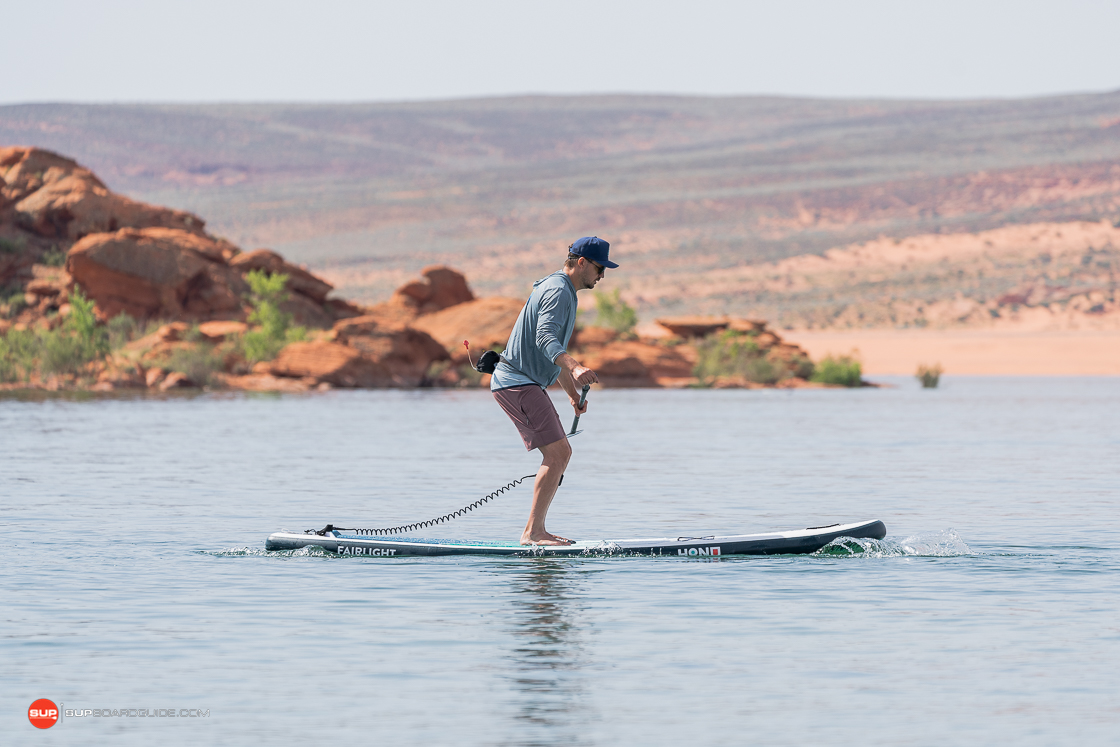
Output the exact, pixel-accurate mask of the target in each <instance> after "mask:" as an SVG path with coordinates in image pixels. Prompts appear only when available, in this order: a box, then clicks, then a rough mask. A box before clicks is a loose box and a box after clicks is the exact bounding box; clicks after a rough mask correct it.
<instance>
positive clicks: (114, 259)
mask: <svg viewBox="0 0 1120 747" xmlns="http://www.w3.org/2000/svg"><path fill="white" fill-rule="evenodd" d="M66 267H67V270H68V271H69V273H70V274H71V276H73V278H74V282H76V283H77V284H78V285H80V286H81V287H82V289H83V290H84V291H85V293H86V294H87V295H88V296H89V297H90V298H92V299H93V300H94V301H95V302H96V303H97V308H98V311H99V312H100V314H101V315H102V316H103V317H104V318H111V317H114V316H116V315H117V314H119V313H121V312H122V311H123V312H125V313H126V314H128V315H129V316H132V317H134V318H136V319H182V320H189V321H207V320H212V319H232V320H241V319H244V317H245V311H244V309H243V307H242V304H243V300H242V299H243V298H244V296H245V294H246V293H247V292H248V290H249V287H248V285H246V283H245V280H244V279H243V278H242V276H241V273H239V272H237V271H236V270H234V269H233V268H231V267H230V266H229V265H227V264H226V263H225V262H224V255H223V247H222V245H221V244H219V243H218V242H216V241H214V240H212V239H210V238H207V237H205V236H199V235H197V234H192V233H188V232H186V231H182V230H179V229H170V228H145V229H132V228H126V229H122V230H120V231H117V232H115V233H100V234H94V235H92V236H87V237H86V238H84V239H82V240H81V241H79V242H78V243H76V244H75V245H74V246H73V248H71V250H70V253H69V256H68V258H67V263H66Z"/></svg>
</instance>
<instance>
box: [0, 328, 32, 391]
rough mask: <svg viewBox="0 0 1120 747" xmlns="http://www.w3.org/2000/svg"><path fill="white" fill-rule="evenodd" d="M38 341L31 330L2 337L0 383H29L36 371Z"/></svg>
mask: <svg viewBox="0 0 1120 747" xmlns="http://www.w3.org/2000/svg"><path fill="white" fill-rule="evenodd" d="M38 349H39V345H38V339H37V338H36V336H35V333H34V332H32V331H31V330H19V329H12V330H8V333H7V334H5V335H0V382H3V383H10V382H16V381H28V380H29V379H30V378H31V374H32V373H33V372H34V371H35V369H36V359H37V358H38Z"/></svg>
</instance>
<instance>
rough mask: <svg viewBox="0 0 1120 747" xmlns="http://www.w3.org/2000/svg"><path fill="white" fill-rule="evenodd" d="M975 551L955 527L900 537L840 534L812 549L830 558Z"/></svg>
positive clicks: (946, 554)
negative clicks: (823, 544)
mask: <svg viewBox="0 0 1120 747" xmlns="http://www.w3.org/2000/svg"><path fill="white" fill-rule="evenodd" d="M975 554H976V553H974V552H973V551H972V548H971V547H969V546H968V544H967V543H966V542H965V541H964V540H963V539H961V536H960V535H959V534H957V533H956V531H954V530H952V529H943V530H941V531H940V532H933V533H930V534H914V535H911V536H909V537H906V538H904V539H899V540H892V539H882V540H875V539H855V538H853V537H838V538H837V539H834V540H833V541H832V542H829V543H828V544H827V545H825V546H824V547H822V548H821V549H820V550H817V551H816V552H815V553H813V555H815V556H822V557H831V558H845V557H860V558H897V557H917V558H955V557H960V556H962V555H975Z"/></svg>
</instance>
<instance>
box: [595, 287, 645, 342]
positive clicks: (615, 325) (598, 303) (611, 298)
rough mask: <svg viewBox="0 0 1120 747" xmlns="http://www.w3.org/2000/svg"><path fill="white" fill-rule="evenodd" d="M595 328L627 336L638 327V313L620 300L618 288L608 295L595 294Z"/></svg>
mask: <svg viewBox="0 0 1120 747" xmlns="http://www.w3.org/2000/svg"><path fill="white" fill-rule="evenodd" d="M595 310H596V312H597V314H596V317H595V326H596V327H606V328H607V329H613V330H614V331H615V332H618V333H619V334H620V335H625V334H629V333H631V332H633V331H634V327H636V326H638V312H636V311H635V310H634V307H633V306H631V305H630V304H628V303H626V302H625V301H623V300H622V295H621V293H620V292H619V290H618V288H615V289H614V290H613V291H612V292H610V293H596V294H595Z"/></svg>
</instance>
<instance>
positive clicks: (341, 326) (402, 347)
mask: <svg viewBox="0 0 1120 747" xmlns="http://www.w3.org/2000/svg"><path fill="white" fill-rule="evenodd" d="M332 336H333V338H334V340H335V341H336V342H339V343H342V344H345V345H349V346H350V347H352V348H354V349H355V350H358V351H361V353H362V354H364V355H365V356H367V357H369V358H371V359H373V360H376V361H378V362H380V363H381V364H382V365H384V366H385V367H386V368H387V369H388V370H389V373H390V374H391V375H392V377H393V381H394V383H395V384H396V385H397V386H403V387H414V386H419V385H421V384H423V383H426V379H425V375H426V373H427V371H428V368H429V367H430V366H431V365H432V363H434V362H436V361H444V360H448V358H449V357H450V356H449V355H448V353H447V350H445V349H444V347H443V346H442V345H440V344H439V343H438V342H436V341H435V340H434V339H432V337H431V336H430V335H429V334H428V333H427V332H423V331H421V330H419V329H416V328H414V327H410V326H408V325H403V324H392V323H386V321H385V320H383V319H379V318H378V317H376V316H360V317H354V318H353V319H345V320H343V321H340V322H338V323H337V324H335V326H334V330H333V331H332ZM332 383H333V382H332Z"/></svg>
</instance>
